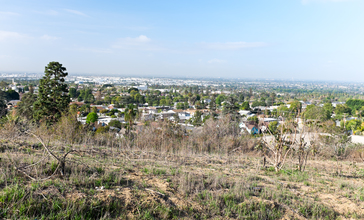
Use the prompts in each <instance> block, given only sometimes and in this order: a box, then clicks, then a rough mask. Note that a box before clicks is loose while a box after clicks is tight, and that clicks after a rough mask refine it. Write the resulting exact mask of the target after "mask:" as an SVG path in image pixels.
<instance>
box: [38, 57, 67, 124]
mask: <svg viewBox="0 0 364 220" xmlns="http://www.w3.org/2000/svg"><path fill="white" fill-rule="evenodd" d="M44 72H45V76H44V77H43V78H42V79H41V80H40V83H39V90H38V98H37V101H36V102H35V103H34V119H35V120H37V121H40V122H46V123H47V124H53V123H54V122H56V121H58V119H59V118H60V117H61V116H62V112H65V111H67V110H68V106H69V103H70V97H69V94H68V89H67V84H66V83H65V80H64V78H65V77H66V76H67V75H68V73H67V72H66V68H65V67H63V66H62V64H60V63H58V62H50V63H49V64H48V66H46V67H45V71H44Z"/></svg>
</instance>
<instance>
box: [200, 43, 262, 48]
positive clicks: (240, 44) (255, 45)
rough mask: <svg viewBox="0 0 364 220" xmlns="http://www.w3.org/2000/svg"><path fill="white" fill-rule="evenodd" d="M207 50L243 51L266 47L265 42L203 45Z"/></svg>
mask: <svg viewBox="0 0 364 220" xmlns="http://www.w3.org/2000/svg"><path fill="white" fill-rule="evenodd" d="M202 45H203V46H204V47H205V48H208V49H213V50H241V49H245V48H252V47H263V46H266V44H265V43H263V42H251V43H249V42H242V41H240V42H226V43H202Z"/></svg>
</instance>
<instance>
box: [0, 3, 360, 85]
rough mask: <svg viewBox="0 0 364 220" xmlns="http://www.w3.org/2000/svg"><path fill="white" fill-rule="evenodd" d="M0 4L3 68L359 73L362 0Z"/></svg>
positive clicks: (322, 76)
mask: <svg viewBox="0 0 364 220" xmlns="http://www.w3.org/2000/svg"><path fill="white" fill-rule="evenodd" d="M0 6H1V7H0V72H19V71H20V72H37V73H41V72H43V70H44V66H46V64H47V63H48V62H50V61H58V62H60V63H62V64H63V65H64V66H65V67H66V68H67V70H68V72H69V73H70V74H93V75H95V74H97V75H116V76H132V75H135V76H156V77H157V76H167V77H189V78H192V77H223V78H270V79H297V80H300V79H303V80H343V81H364V62H363V60H364V25H363V21H364V13H363V11H364V1H363V0H258V1H252V0H236V1H233V0H232V1H211V0H209V1H207V0H206V1H167V0H161V1H150V0H149V1H147V0H145V1H137V0H136V1H130V0H129V1H119V0H118V1H117V0H115V1H96V0H88V1H84V0H82V1H71V0H64V1H53V0H48V1H41V0H34V1H29V0H23V1H18V0H13V1H5V0H0Z"/></svg>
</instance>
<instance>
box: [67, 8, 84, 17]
mask: <svg viewBox="0 0 364 220" xmlns="http://www.w3.org/2000/svg"><path fill="white" fill-rule="evenodd" d="M64 10H65V11H67V12H69V13H72V14H75V15H81V16H85V17H88V16H87V15H86V14H85V13H83V12H80V11H77V10H72V9H64Z"/></svg>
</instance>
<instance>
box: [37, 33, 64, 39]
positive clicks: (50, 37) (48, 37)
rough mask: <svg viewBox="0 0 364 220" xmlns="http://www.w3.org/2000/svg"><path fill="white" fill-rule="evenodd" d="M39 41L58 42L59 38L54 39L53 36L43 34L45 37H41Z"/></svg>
mask: <svg viewBox="0 0 364 220" xmlns="http://www.w3.org/2000/svg"><path fill="white" fill-rule="evenodd" d="M40 39H42V40H58V39H60V38H59V37H54V36H49V35H47V34H45V35H43V36H41V37H40Z"/></svg>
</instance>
